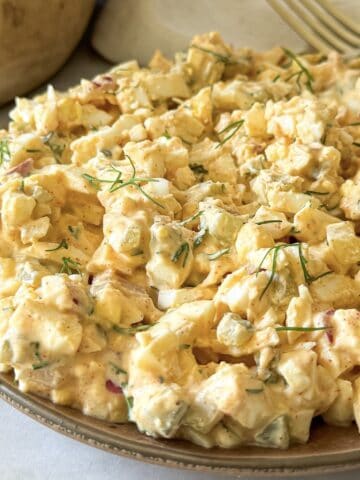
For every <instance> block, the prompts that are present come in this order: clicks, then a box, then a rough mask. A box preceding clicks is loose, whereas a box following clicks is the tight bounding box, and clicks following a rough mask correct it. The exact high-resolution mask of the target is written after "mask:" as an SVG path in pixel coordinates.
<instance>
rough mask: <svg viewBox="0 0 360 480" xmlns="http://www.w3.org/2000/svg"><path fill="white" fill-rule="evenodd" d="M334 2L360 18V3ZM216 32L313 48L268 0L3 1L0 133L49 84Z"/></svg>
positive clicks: (260, 44)
mask: <svg viewBox="0 0 360 480" xmlns="http://www.w3.org/2000/svg"><path fill="white" fill-rule="evenodd" d="M299 1H300V0H299ZM333 3H334V4H335V5H337V6H338V7H340V8H341V9H342V10H343V11H344V13H346V14H349V15H351V16H352V17H354V15H355V17H356V15H358V16H359V15H360V8H358V7H359V4H360V0H333ZM355 6H357V8H355ZM359 21H360V18H359ZM211 30H216V31H219V32H220V33H221V34H222V36H223V37H224V38H225V40H226V41H227V42H229V43H232V44H234V45H236V46H250V47H252V48H255V49H260V50H264V49H268V48H271V47H272V46H274V45H284V46H286V47H288V48H290V49H292V50H294V51H298V52H300V51H304V50H306V49H307V48H308V46H307V45H306V43H305V42H304V41H303V40H302V39H300V37H298V35H297V34H296V33H295V32H294V31H292V30H291V28H290V27H289V26H288V25H287V24H285V23H284V22H283V20H282V19H281V18H280V17H279V16H278V14H277V13H275V11H273V10H272V8H271V7H270V6H269V4H268V3H267V1H266V0H221V1H219V0H181V1H179V0H31V1H29V0H0V56H1V59H2V61H1V64H0V128H4V127H6V125H7V122H8V112H9V110H10V109H11V108H12V106H13V103H12V101H13V99H14V97H15V96H22V95H30V96H31V95H34V94H36V93H38V92H40V91H41V90H43V89H44V87H45V85H46V83H48V82H50V83H51V84H53V85H54V87H55V88H57V89H60V90H64V89H66V88H68V87H69V86H71V85H74V84H76V83H78V82H79V80H80V79H81V78H91V77H93V76H95V75H96V74H97V73H101V72H103V71H105V70H106V69H107V68H109V66H111V64H113V63H119V62H121V61H125V60H129V59H131V58H136V59H138V60H139V61H140V63H141V64H146V63H147V61H148V60H149V59H150V57H151V55H152V53H153V52H154V50H155V49H156V48H160V49H161V50H162V51H163V53H165V54H166V55H169V56H171V55H173V54H174V52H176V51H179V50H183V49H185V48H186V47H187V46H188V44H189V42H190V40H191V37H192V36H193V35H194V34H196V33H203V32H207V31H211Z"/></svg>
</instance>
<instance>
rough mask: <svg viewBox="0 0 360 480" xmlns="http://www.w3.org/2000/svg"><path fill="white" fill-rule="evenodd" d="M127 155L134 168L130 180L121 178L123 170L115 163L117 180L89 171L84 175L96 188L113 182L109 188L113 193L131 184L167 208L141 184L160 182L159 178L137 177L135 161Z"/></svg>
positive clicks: (152, 200)
mask: <svg viewBox="0 0 360 480" xmlns="http://www.w3.org/2000/svg"><path fill="white" fill-rule="evenodd" d="M125 157H126V158H127V159H128V160H129V162H130V165H131V168H132V175H131V177H130V178H129V180H126V181H124V180H122V179H121V176H122V172H121V171H120V170H118V169H117V168H116V167H114V165H111V169H112V170H113V171H114V172H116V173H117V175H116V178H115V180H110V179H101V178H96V177H93V176H92V175H89V174H87V173H83V175H82V176H83V177H84V178H85V180H87V181H88V182H89V183H90V184H91V185H92V186H94V187H95V188H96V189H99V188H100V183H111V185H110V188H109V192H111V193H113V192H116V191H117V190H119V189H120V188H124V187H127V186H128V185H131V186H133V187H135V188H136V189H137V190H139V192H141V193H142V194H143V195H144V197H146V198H147V199H148V200H150V201H151V202H153V203H155V205H157V206H158V207H160V208H165V207H164V205H161V203H159V202H158V201H157V200H155V199H154V198H152V197H151V196H150V195H149V194H148V193H146V192H145V190H144V189H143V188H142V186H141V185H140V184H141V183H149V182H158V181H159V180H158V179H157V178H142V177H137V176H136V169H135V165H134V162H133V161H132V160H131V158H130V157H129V155H125Z"/></svg>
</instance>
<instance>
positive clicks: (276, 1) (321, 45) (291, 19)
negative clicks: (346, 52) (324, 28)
mask: <svg viewBox="0 0 360 480" xmlns="http://www.w3.org/2000/svg"><path fill="white" fill-rule="evenodd" d="M267 2H268V3H269V4H270V5H271V7H272V8H273V9H274V10H275V11H276V12H277V13H278V14H279V15H280V16H281V17H282V18H283V19H284V20H285V22H286V23H287V24H288V25H290V26H291V28H292V29H293V30H295V32H297V33H298V34H299V36H300V37H301V38H303V39H304V40H306V41H307V42H308V43H309V44H310V45H311V46H312V47H314V48H315V49H316V50H318V51H319V52H321V53H324V54H328V53H329V52H330V51H331V47H330V46H329V44H327V43H326V42H324V41H323V40H322V39H321V38H319V37H318V36H317V35H315V34H314V32H312V31H311V30H310V29H306V28H304V26H303V24H302V22H301V23H300V22H299V19H298V17H296V16H294V15H293V14H292V13H290V12H289V10H288V8H286V7H284V5H283V4H282V2H281V1H280V0H267Z"/></svg>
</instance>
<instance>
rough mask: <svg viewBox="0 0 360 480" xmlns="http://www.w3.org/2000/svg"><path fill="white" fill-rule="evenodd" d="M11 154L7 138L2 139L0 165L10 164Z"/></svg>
mask: <svg viewBox="0 0 360 480" xmlns="http://www.w3.org/2000/svg"><path fill="white" fill-rule="evenodd" d="M10 159H11V154H10V149H9V140H8V139H7V138H3V139H2V140H0V165H2V164H3V163H4V162H10Z"/></svg>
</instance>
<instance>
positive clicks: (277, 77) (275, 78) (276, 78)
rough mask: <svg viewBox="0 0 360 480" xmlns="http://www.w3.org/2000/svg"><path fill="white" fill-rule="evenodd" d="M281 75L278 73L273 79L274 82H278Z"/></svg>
mask: <svg viewBox="0 0 360 480" xmlns="http://www.w3.org/2000/svg"><path fill="white" fill-rule="evenodd" d="M280 77H281V75H280V73H279V74H278V75H276V77H274V78H273V79H272V82H273V83H275V82H277V81H278V80H279V78H280Z"/></svg>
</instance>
